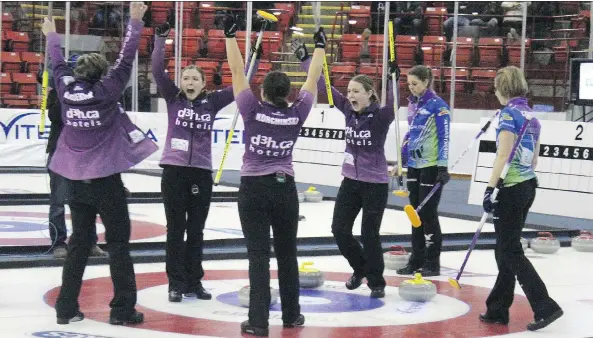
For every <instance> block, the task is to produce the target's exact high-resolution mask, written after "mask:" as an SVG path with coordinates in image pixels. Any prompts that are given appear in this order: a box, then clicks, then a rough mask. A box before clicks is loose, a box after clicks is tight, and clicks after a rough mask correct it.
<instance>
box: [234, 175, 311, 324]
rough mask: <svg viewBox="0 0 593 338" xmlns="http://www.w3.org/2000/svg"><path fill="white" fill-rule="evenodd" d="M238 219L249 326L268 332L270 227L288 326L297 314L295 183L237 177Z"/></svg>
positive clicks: (297, 276) (264, 178)
mask: <svg viewBox="0 0 593 338" xmlns="http://www.w3.org/2000/svg"><path fill="white" fill-rule="evenodd" d="M238 205H239V218H240V219H241V227H242V228H243V235H244V236H245V240H246V242H247V255H248V258H249V285H250V287H251V292H250V293H249V323H250V324H251V325H253V326H255V327H260V328H267V327H268V319H269V317H270V313H269V311H270V299H271V296H270V225H271V226H272V232H273V234H274V253H275V254H276V260H277V262H278V283H279V284H280V302H281V304H282V320H283V321H284V322H285V323H293V322H294V321H295V320H296V318H297V316H299V315H300V313H301V308H300V305H299V268H298V262H297V255H296V251H297V249H296V239H297V230H298V225H299V199H298V195H297V189H296V185H295V183H294V178H293V177H291V176H288V175H287V176H286V181H285V182H284V183H282V182H278V181H277V179H276V175H266V176H249V177H247V176H244V177H241V185H240V188H239V202H238Z"/></svg>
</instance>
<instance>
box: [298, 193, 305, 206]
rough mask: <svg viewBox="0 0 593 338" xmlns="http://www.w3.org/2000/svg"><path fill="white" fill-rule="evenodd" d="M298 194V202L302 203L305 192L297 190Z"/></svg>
mask: <svg viewBox="0 0 593 338" xmlns="http://www.w3.org/2000/svg"><path fill="white" fill-rule="evenodd" d="M298 195H299V202H300V203H303V202H304V201H305V193H304V192H300V191H299V193H298Z"/></svg>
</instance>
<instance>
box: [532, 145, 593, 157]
mask: <svg viewBox="0 0 593 338" xmlns="http://www.w3.org/2000/svg"><path fill="white" fill-rule="evenodd" d="M539 156H541V157H552V158H567V159H574V160H589V161H591V160H593V148H587V147H576V146H562V145H554V144H542V145H541V146H540V152H539Z"/></svg>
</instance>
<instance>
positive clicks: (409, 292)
mask: <svg viewBox="0 0 593 338" xmlns="http://www.w3.org/2000/svg"><path fill="white" fill-rule="evenodd" d="M398 291H399V296H400V297H401V298H403V299H405V300H407V301H409V302H427V301H429V300H431V299H432V298H433V297H434V296H436V294H437V287H436V285H434V284H433V283H432V282H431V281H428V280H425V279H424V278H422V275H421V274H420V273H415V274H414V279H408V280H405V281H403V282H402V283H401V284H400V286H399V290H398Z"/></svg>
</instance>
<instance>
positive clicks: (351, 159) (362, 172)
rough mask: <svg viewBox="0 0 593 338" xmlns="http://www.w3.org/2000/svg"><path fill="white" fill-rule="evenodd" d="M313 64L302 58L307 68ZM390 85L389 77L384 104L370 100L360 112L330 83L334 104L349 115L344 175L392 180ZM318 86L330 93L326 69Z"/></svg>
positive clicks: (362, 179)
mask: <svg viewBox="0 0 593 338" xmlns="http://www.w3.org/2000/svg"><path fill="white" fill-rule="evenodd" d="M310 65H311V58H309V59H307V60H305V61H303V62H302V63H301V68H302V69H304V70H305V71H308V70H309V66H310ZM391 85H392V84H391V81H389V85H388V88H387V100H386V104H385V106H384V107H382V108H381V107H379V105H378V104H376V103H371V105H370V106H368V107H367V108H365V109H364V111H362V112H361V113H358V112H356V111H354V110H353V109H352V105H351V104H350V101H348V99H347V98H346V97H345V96H344V95H342V93H340V92H339V91H338V90H337V89H336V88H334V87H333V86H332V87H331V88H332V95H333V99H334V105H335V106H336V108H338V110H339V111H341V112H342V113H343V114H344V117H345V118H346V130H345V131H346V150H345V151H344V163H343V164H342V176H344V177H348V178H350V179H353V180H358V181H362V182H368V183H389V177H388V168H387V158H386V157H385V139H386V138H387V132H388V131H389V125H390V124H391V122H393V121H394V120H395V113H394V110H393V91H392V89H391V88H392V87H391ZM317 87H318V89H319V95H323V96H327V90H326V87H325V76H324V74H323V73H322V74H321V77H320V78H319V82H318V84H317Z"/></svg>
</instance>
